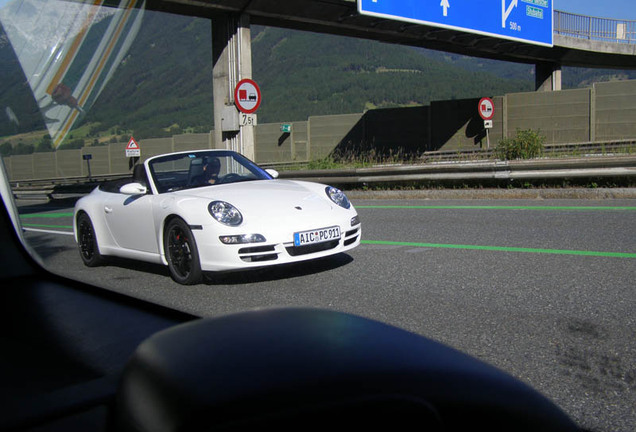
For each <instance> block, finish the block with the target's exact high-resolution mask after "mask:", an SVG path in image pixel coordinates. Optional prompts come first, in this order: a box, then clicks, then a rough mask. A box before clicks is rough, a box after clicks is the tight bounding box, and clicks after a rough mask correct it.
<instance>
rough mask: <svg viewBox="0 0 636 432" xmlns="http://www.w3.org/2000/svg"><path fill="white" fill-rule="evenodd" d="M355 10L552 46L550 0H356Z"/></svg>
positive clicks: (388, 17) (365, 13) (372, 14)
mask: <svg viewBox="0 0 636 432" xmlns="http://www.w3.org/2000/svg"><path fill="white" fill-rule="evenodd" d="M358 12H360V13H361V14H363V15H371V16H377V17H381V18H387V19H394V20H398V21H406V22H412V23H416V24H425V25H431V26H435V27H443V28H449V29H453V30H459V31H466V32H470V33H477V34H483V35H488V36H494V37H500V38H504V39H512V40H518V41H522V42H527V43H532V44H537V45H544V46H552V0H358Z"/></svg>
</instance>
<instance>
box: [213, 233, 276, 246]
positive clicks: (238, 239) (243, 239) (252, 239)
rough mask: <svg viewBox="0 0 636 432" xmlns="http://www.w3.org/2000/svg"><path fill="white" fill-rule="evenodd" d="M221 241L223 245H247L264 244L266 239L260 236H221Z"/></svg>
mask: <svg viewBox="0 0 636 432" xmlns="http://www.w3.org/2000/svg"><path fill="white" fill-rule="evenodd" d="M219 240H221V243H223V244H246V243H264V242H265V241H266V240H265V237H263V236H262V235H260V234H239V235H228V236H220V237H219Z"/></svg>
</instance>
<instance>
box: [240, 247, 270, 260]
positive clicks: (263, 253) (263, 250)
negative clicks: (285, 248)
mask: <svg viewBox="0 0 636 432" xmlns="http://www.w3.org/2000/svg"><path fill="white" fill-rule="evenodd" d="M238 253H239V257H240V258H241V259H242V260H243V261H245V262H263V261H274V260H277V259H278V253H277V252H276V250H275V248H274V246H252V247H244V248H241V249H239V251H238Z"/></svg>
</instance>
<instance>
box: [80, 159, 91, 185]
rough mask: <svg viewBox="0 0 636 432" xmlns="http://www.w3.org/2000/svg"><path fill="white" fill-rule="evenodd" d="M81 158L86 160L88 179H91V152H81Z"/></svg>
mask: <svg viewBox="0 0 636 432" xmlns="http://www.w3.org/2000/svg"><path fill="white" fill-rule="evenodd" d="M82 159H84V160H85V161H86V166H87V167H88V180H89V181H90V180H92V178H91V159H93V155H92V154H90V153H89V154H83V155H82Z"/></svg>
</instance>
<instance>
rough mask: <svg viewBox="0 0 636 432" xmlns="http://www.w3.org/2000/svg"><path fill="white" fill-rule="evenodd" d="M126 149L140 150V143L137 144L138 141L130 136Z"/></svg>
mask: <svg viewBox="0 0 636 432" xmlns="http://www.w3.org/2000/svg"><path fill="white" fill-rule="evenodd" d="M126 150H139V144H137V141H135V138H133V137H130V141H128V145H127V146H126Z"/></svg>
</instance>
